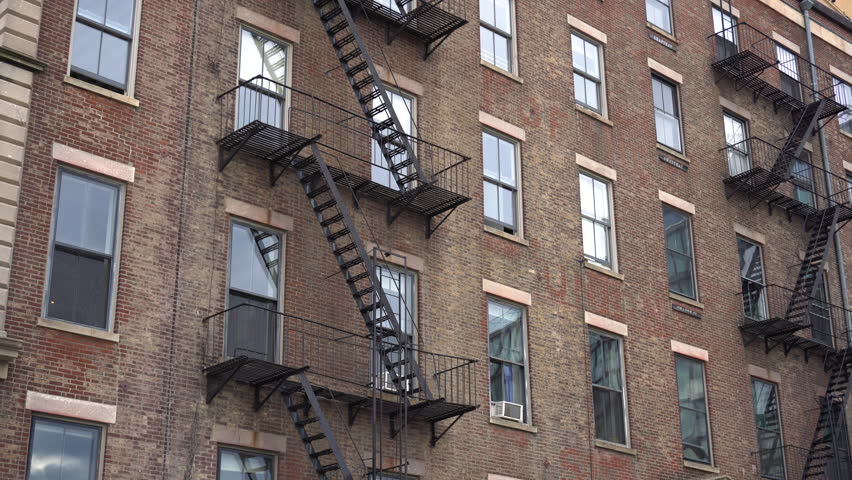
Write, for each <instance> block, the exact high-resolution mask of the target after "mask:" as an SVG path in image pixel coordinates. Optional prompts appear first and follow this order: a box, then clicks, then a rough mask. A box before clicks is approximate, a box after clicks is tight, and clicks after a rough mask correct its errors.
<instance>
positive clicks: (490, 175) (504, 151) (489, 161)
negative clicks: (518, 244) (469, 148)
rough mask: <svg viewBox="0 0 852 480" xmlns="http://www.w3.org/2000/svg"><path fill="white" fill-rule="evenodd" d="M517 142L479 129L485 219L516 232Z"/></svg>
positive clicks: (501, 227)
mask: <svg viewBox="0 0 852 480" xmlns="http://www.w3.org/2000/svg"><path fill="white" fill-rule="evenodd" d="M517 164H518V153H517V144H516V143H514V142H511V141H509V140H507V139H505V138H502V137H498V136H496V135H492V134H490V133H488V132H482V166H483V170H484V176H485V179H484V181H483V187H482V189H483V203H484V204H485V223H487V224H489V225H491V226H493V227H495V228H498V229H500V230H503V231H504V232H506V233H509V234H513V235H514V234H517V233H518V223H519V222H518V217H519V216H520V215H519V214H518V190H519V188H518V175H517Z"/></svg>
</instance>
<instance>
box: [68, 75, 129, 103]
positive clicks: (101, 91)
mask: <svg viewBox="0 0 852 480" xmlns="http://www.w3.org/2000/svg"><path fill="white" fill-rule="evenodd" d="M63 81H64V82H65V83H67V84H68V85H74V86H75V87H78V88H82V89H83V90H88V91H90V92H93V93H97V94H98V95H103V96H104V97H107V98H111V99H113V100H116V101H119V102H121V103H126V104H127V105H130V106H131V107H138V106H139V100H136V99H135V98H133V97H128V96H127V95H122V94H120V93H116V92H113V91H112V90H107V89H106V88H102V87H99V86H97V85H92V84H91V83H89V82H85V81H83V80H80V79H78V78H74V77H71V76H68V75H66V76H65V80H63Z"/></svg>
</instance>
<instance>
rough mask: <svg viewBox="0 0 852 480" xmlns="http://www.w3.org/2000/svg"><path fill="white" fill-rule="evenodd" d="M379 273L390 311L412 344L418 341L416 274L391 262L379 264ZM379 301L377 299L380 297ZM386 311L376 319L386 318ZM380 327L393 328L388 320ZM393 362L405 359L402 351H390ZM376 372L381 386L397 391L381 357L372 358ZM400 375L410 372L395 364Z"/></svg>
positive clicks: (389, 355)
mask: <svg viewBox="0 0 852 480" xmlns="http://www.w3.org/2000/svg"><path fill="white" fill-rule="evenodd" d="M376 276H377V277H378V278H379V281H380V282H381V285H382V290H383V291H384V292H385V298H387V299H388V302H389V303H390V307H391V310H392V311H393V314H394V316H395V317H396V320H397V322H399V326H400V328H401V329H402V331H403V332H404V333H405V334H407V335H408V336H409V337H411V343H416V342H417V338H416V333H417V329H416V328H415V327H416V324H415V322H416V321H417V317H416V310H415V302H416V298H417V297H416V294H415V292H416V291H415V278H414V274H413V273H411V272H409V271H408V270H405V269H402V268H397V267H391V266H389V265H376ZM377 300H378V299H377ZM384 316H385V313H384V311H377V312H376V318H380V317H384ZM379 327H381V328H384V329H393V326H392V325H391V323H390V321H389V320H386V321H384V322H382V323H380V324H379ZM395 338H396V337H385V338H384V341H385V342H393V341H394V339H395ZM388 357H390V361H391V362H392V363H396V362H399V361H401V360H402V357H401V353H400V351H399V350H396V351H392V352H390V353H389V354H388ZM373 362H374V363H373V364H374V365H375V371H376V372H377V374H379V375H380V378H381V379H382V381H381V386H382V388H383V389H385V390H391V391H396V386H395V385H394V383H393V381H392V380H391V377H390V372H387V370H386V366H385V365H383V364H382V361H381V359H380V358H378V357H375V358H373ZM396 372H397V375H398V376H400V377H404V376H405V375H406V374H407V373H408V372H406V371H405V366H399V367H396ZM409 382H410V381H406V388H411V387H412V386H411V384H410V383H409Z"/></svg>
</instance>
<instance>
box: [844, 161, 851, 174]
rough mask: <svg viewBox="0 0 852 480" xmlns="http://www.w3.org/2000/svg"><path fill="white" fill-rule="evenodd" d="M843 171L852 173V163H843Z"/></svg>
mask: <svg viewBox="0 0 852 480" xmlns="http://www.w3.org/2000/svg"><path fill="white" fill-rule="evenodd" d="M843 169H844V170H846V171H847V172H849V173H852V162H847V161H846V160H844V161H843Z"/></svg>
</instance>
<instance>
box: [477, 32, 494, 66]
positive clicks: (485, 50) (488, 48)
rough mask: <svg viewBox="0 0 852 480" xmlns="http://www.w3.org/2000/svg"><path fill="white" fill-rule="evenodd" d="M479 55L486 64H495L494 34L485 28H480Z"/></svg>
mask: <svg viewBox="0 0 852 480" xmlns="http://www.w3.org/2000/svg"><path fill="white" fill-rule="evenodd" d="M479 54H480V56H481V57H482V59H483V60H485V61H486V62H488V63H490V64H492V65H493V64H495V62H494V33H492V32H491V30H488V29H487V28H485V27H483V26H480V27H479Z"/></svg>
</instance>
